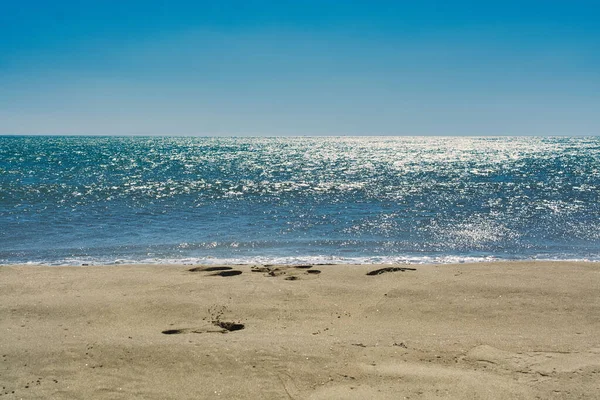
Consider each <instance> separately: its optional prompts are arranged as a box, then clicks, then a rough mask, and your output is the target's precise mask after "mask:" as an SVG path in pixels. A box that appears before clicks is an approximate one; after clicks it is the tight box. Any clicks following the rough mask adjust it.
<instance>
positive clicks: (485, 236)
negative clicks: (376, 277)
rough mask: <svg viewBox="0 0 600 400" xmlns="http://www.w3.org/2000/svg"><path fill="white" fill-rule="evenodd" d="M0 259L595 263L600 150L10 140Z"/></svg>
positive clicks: (449, 143) (458, 143)
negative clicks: (590, 261)
mask: <svg viewBox="0 0 600 400" xmlns="http://www.w3.org/2000/svg"><path fill="white" fill-rule="evenodd" d="M0 226H1V227H2V229H1V230H0V263H1V264H14V263H35V264H37V263H39V264H72V265H81V264H110V263H203V264H211V263H229V264H232V263H233V264H235V263H278V264H286V263H288V264H289V263H298V262H311V263H456V262H471V261H486V260H527V259H550V260H594V261H598V260H600V138H531V137H527V138H525V137H523V138H509V137H507V138H466V137H454V138H436V137H344V138H341V137H325V138H308V137H306V138H304V137H303V138H300V137H298V138H190V137H162V138H150V137H8V136H5V137H0Z"/></svg>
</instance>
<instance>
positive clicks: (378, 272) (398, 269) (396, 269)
mask: <svg viewBox="0 0 600 400" xmlns="http://www.w3.org/2000/svg"><path fill="white" fill-rule="evenodd" d="M416 270H417V269H416V268H406V267H386V268H380V269H376V270H374V271H371V272H367V275H381V274H385V273H386V272H404V271H416Z"/></svg>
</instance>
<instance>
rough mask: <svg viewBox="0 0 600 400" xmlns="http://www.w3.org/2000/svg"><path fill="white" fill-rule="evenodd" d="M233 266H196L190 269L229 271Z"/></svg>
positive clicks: (197, 270) (196, 270) (194, 270)
mask: <svg viewBox="0 0 600 400" xmlns="http://www.w3.org/2000/svg"><path fill="white" fill-rule="evenodd" d="M231 269H233V268H231V267H194V268H190V269H188V271H190V272H214V271H228V270H231Z"/></svg>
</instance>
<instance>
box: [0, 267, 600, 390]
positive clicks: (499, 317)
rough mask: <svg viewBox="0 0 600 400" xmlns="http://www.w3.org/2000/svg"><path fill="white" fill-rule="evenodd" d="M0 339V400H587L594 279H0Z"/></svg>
mask: <svg viewBox="0 0 600 400" xmlns="http://www.w3.org/2000/svg"><path fill="white" fill-rule="evenodd" d="M390 267H391V268H390ZM394 267H395V268H394ZM381 268H386V270H383V271H379V272H380V273H372V274H370V275H369V274H368V273H369V272H373V271H375V270H378V269H381ZM406 268H410V269H406ZM413 269H414V270H413ZM0 332H1V336H0V398H2V399H3V398H8V399H12V398H24V399H49V398H52V399H108V398H110V399H132V398H144V399H200V398H202V399H211V398H225V399H232V398H234V399H235V398H262V399H285V398H290V399H348V398H356V399H366V398H375V399H403V398H410V399H431V398H452V399H508V398H511V399H535V398H541V399H554V398H556V399H579V398H589V399H592V398H597V396H598V393H600V334H599V332H600V264H599V263H570V262H520V263H504V262H502V263H500V262H499V263H483V264H460V265H412V266H403V265H398V266H376V265H358V266H356V265H315V266H310V267H309V266H304V268H295V267H291V266H279V267H278V266H223V268H217V269H215V268H214V267H213V268H207V267H202V266H195V265H194V266H191V265H188V266H186V265H179V266H173V265H163V266H161V265H137V266H105V267H33V266H3V267H0Z"/></svg>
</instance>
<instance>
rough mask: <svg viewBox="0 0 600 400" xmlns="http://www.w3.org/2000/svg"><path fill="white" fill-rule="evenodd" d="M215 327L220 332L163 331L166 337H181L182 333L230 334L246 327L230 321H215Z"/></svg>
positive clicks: (194, 330) (190, 329) (209, 330)
mask: <svg viewBox="0 0 600 400" xmlns="http://www.w3.org/2000/svg"><path fill="white" fill-rule="evenodd" d="M212 324H213V325H214V326H216V327H218V328H221V329H219V330H214V329H192V328H181V329H166V330H164V331H162V333H163V334H164V335H179V334H182V333H228V332H234V331H241V330H242V329H244V328H245V327H246V326H245V325H244V324H241V323H239V322H229V321H213V323H212Z"/></svg>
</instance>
